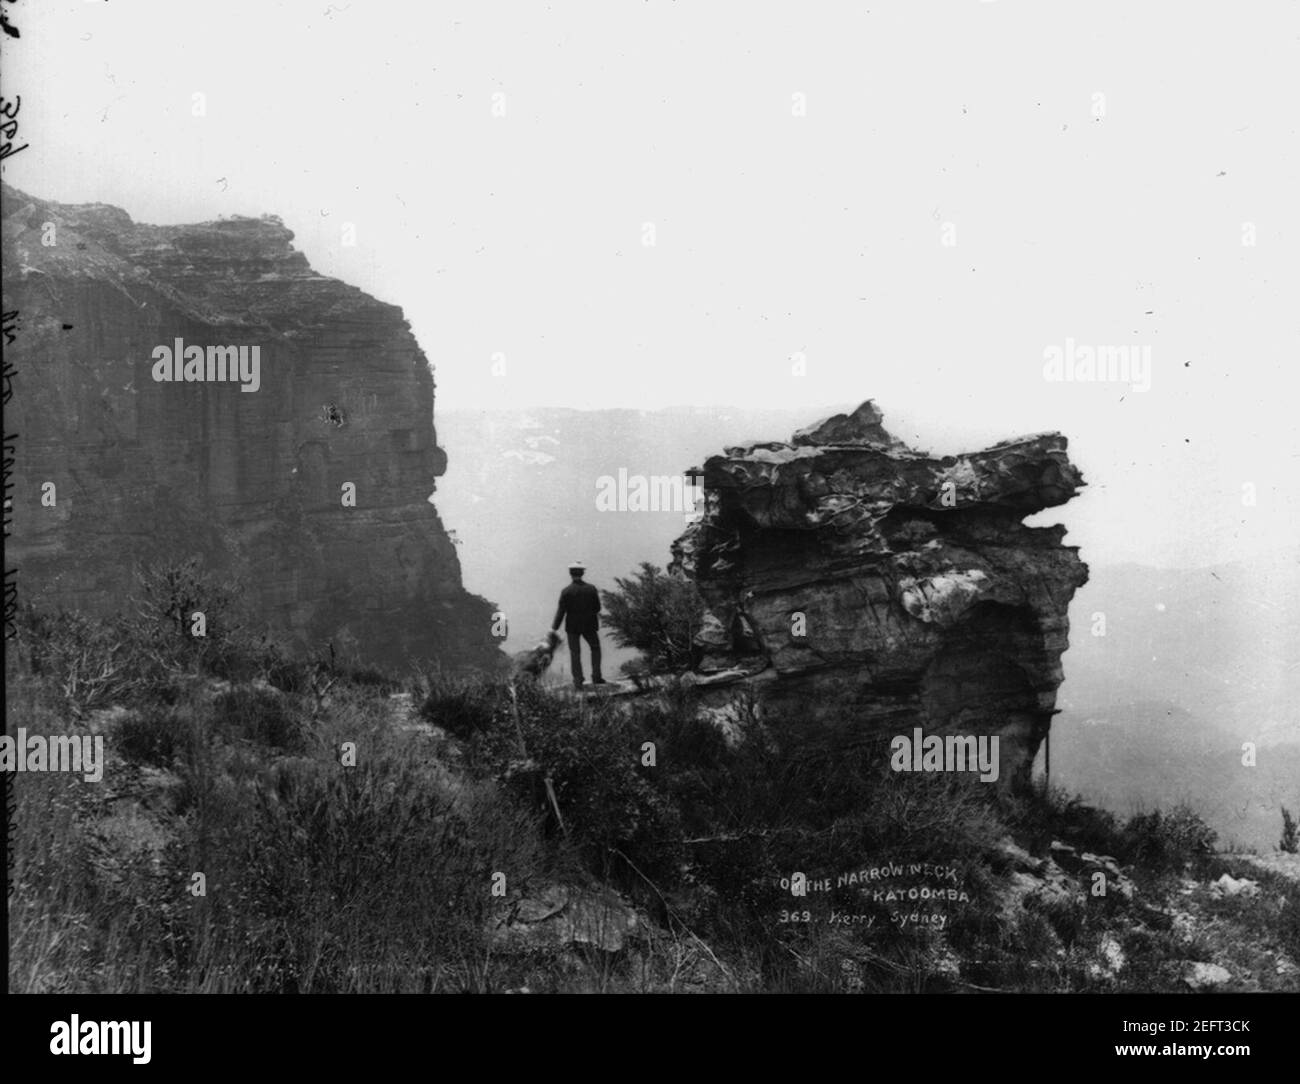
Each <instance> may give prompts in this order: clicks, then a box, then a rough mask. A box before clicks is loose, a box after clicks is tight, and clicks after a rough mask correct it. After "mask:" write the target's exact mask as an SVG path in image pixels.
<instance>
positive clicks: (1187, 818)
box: [1117, 805, 1218, 872]
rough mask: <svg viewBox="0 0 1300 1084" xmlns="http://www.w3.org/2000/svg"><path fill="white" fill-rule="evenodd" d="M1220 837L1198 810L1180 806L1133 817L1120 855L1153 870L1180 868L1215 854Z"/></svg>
mask: <svg viewBox="0 0 1300 1084" xmlns="http://www.w3.org/2000/svg"><path fill="white" fill-rule="evenodd" d="M1217 838H1218V836H1217V833H1216V832H1215V831H1214V829H1213V828H1211V827H1210V826H1209V825H1208V824H1206V823H1205V821H1204V820H1203V819H1202V818H1201V816H1200V815H1199V814H1198V813H1197V812H1196V811H1195V810H1193V809H1192V808H1191V807H1190V806H1187V805H1178V806H1175V807H1174V808H1173V810H1171V811H1169V812H1163V811H1161V810H1158V809H1157V810H1154V811H1152V812H1150V813H1139V814H1137V815H1135V816H1134V817H1132V818H1130V820H1129V822H1128V824H1127V825H1125V827H1124V833H1123V837H1122V844H1121V846H1120V847H1119V848H1118V849H1119V850H1120V851H1121V853H1120V854H1119V855H1117V857H1119V858H1121V859H1122V860H1124V861H1127V862H1132V863H1133V864H1135V865H1138V866H1141V867H1143V868H1144V869H1147V870H1151V871H1156V872H1161V871H1168V870H1178V869H1182V868H1183V867H1184V866H1186V865H1187V864H1188V863H1191V862H1195V861H1198V860H1200V859H1203V858H1204V857H1206V856H1207V855H1209V854H1212V853H1213V851H1214V843H1215V840H1216V839H1217Z"/></svg>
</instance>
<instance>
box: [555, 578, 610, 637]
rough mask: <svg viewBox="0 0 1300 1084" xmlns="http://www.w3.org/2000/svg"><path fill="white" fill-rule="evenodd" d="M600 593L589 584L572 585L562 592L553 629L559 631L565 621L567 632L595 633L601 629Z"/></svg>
mask: <svg viewBox="0 0 1300 1084" xmlns="http://www.w3.org/2000/svg"><path fill="white" fill-rule="evenodd" d="M598 613H600V592H599V591H597V590H596V589H595V588H594V587H592V586H591V584H589V583H582V582H578V583H571V584H569V586H568V587H566V588H565V589H564V590H563V591H561V592H560V605H559V608H558V609H557V610H556V611H555V620H554V621H552V622H551V628H553V629H558V628H559V627H560V621H561V619H563V620H564V631H565V632H594V631H595V630H596V629H598V628H600V618H598V617H597V616H596V615H597V614H598Z"/></svg>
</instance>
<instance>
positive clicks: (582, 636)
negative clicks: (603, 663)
mask: <svg viewBox="0 0 1300 1084" xmlns="http://www.w3.org/2000/svg"><path fill="white" fill-rule="evenodd" d="M568 636H569V670H570V671H571V672H572V673H573V683H574V684H575V685H581V684H582V641H583V640H586V641H587V646H588V647H590V648H591V680H592V681H600V680H602V678H601V676H600V633H599V632H597V631H596V630H595V629H586V630H584V631H583V632H570V633H569V634H568Z"/></svg>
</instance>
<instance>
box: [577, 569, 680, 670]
mask: <svg viewBox="0 0 1300 1084" xmlns="http://www.w3.org/2000/svg"><path fill="white" fill-rule="evenodd" d="M614 582H615V583H616V584H617V585H618V586H617V588H616V589H614V590H611V591H604V592H602V598H603V606H604V618H605V621H604V623H605V625H606V626H607V627H608V628H610V629H611V630H612V631H613V633H614V639H615V641H616V642H617V643H618V645H619V646H620V647H634V648H637V649H638V650H639V651H641V652H642V653H643V654H644V655H645V657H646V661H647V664H648V666H649V668H650V669H651V670H653V671H656V672H663V671H673V670H684V669H686V668H687V667H688V666H690V664H691V659H692V651H693V647H692V643H691V641H692V638H693V637H694V636H695V634H696V633H697V632H698V631H699V630H700V626H701V624H702V623H703V620H704V600H703V599H702V598H700V593H699V591H698V590H696V587H695V584H694V583H692V582H691V581H690V580H688V579H686V578H685V577H684V576H678V575H673V574H671V573H665V572H664V571H663V570H662V569H660V568H657V567H656V566H654V565H652V564H650V563H649V562H648V561H643V562H641V569H640V571H639V572H637V573H636V575H635V576H631V577H628V578H626V579H622V578H617V577H616V578H615V580H614Z"/></svg>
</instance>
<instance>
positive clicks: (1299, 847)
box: [1277, 806, 1300, 854]
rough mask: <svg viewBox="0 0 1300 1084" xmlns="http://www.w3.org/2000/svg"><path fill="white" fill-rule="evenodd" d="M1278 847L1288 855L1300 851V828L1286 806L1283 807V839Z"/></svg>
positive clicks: (1279, 841)
mask: <svg viewBox="0 0 1300 1084" xmlns="http://www.w3.org/2000/svg"><path fill="white" fill-rule="evenodd" d="M1277 845H1278V846H1279V847H1280V848H1281V849H1282V850H1284V851H1286V853H1287V854H1295V853H1296V852H1297V851H1300V826H1297V824H1296V819H1295V817H1293V816H1292V815H1291V810H1289V809H1287V807H1286V806H1283V807H1282V838H1281V839H1280V840H1278V843H1277Z"/></svg>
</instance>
